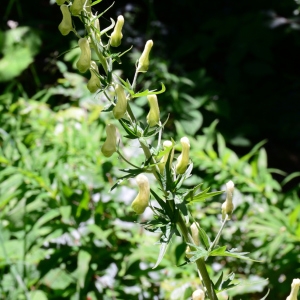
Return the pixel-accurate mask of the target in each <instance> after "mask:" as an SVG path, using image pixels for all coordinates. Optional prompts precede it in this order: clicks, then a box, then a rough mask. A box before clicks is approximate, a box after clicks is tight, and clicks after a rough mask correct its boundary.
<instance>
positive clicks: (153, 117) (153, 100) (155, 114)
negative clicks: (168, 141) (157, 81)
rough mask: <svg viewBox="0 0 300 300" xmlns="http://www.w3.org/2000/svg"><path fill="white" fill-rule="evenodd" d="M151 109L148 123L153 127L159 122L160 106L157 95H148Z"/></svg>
mask: <svg viewBox="0 0 300 300" xmlns="http://www.w3.org/2000/svg"><path fill="white" fill-rule="evenodd" d="M147 99H148V102H149V106H150V111H149V113H148V115H147V123H148V124H149V126H150V127H153V126H155V125H157V124H158V123H159V114H160V113H159V107H158V102H157V97H156V95H148V96H147Z"/></svg>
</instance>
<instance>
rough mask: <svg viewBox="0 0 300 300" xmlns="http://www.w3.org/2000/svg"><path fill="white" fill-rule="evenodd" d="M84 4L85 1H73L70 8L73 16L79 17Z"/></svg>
mask: <svg viewBox="0 0 300 300" xmlns="http://www.w3.org/2000/svg"><path fill="white" fill-rule="evenodd" d="M84 3H85V0H74V1H73V3H72V5H71V7H70V11H71V13H72V15H73V16H78V15H79V14H80V13H81V12H82V10H83V6H84Z"/></svg>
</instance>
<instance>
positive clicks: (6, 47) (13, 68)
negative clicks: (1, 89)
mask: <svg viewBox="0 0 300 300" xmlns="http://www.w3.org/2000/svg"><path fill="white" fill-rule="evenodd" d="M40 45H41V39H40V37H39V35H38V34H37V33H35V31H34V30H33V29H32V28H29V27H17V28H14V29H10V30H7V31H0V51H1V54H2V55H3V57H2V58H1V59H0V82H7V81H9V80H12V79H13V78H15V77H17V76H18V75H20V74H21V73H22V72H23V71H24V70H25V69H26V68H28V66H29V65H30V64H31V63H32V62H33V59H34V56H35V55H36V54H37V53H38V52H39V48H40Z"/></svg>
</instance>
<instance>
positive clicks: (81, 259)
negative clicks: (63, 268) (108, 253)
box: [76, 250, 92, 288]
mask: <svg viewBox="0 0 300 300" xmlns="http://www.w3.org/2000/svg"><path fill="white" fill-rule="evenodd" d="M91 258H92V256H91V254H90V253H88V252H87V251H84V250H80V251H79V253H78V257H77V266H78V267H77V270H76V273H77V280H78V283H79V286H80V287H81V288H84V282H85V277H86V275H87V273H88V271H89V264H90V261H91Z"/></svg>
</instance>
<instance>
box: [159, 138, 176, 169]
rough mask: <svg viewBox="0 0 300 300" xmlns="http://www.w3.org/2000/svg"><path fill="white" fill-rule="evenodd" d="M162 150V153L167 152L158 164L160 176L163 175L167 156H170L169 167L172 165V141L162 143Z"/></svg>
mask: <svg viewBox="0 0 300 300" xmlns="http://www.w3.org/2000/svg"><path fill="white" fill-rule="evenodd" d="M163 148H164V151H167V152H166V153H165V155H164V156H163V157H162V159H161V161H160V162H159V164H158V168H159V172H160V174H163V173H164V169H165V166H166V163H167V161H168V158H169V155H171V157H170V166H171V164H172V161H173V157H174V148H173V143H172V141H164V142H163ZM171 151H172V152H171ZM170 152H171V153H170Z"/></svg>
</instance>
